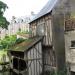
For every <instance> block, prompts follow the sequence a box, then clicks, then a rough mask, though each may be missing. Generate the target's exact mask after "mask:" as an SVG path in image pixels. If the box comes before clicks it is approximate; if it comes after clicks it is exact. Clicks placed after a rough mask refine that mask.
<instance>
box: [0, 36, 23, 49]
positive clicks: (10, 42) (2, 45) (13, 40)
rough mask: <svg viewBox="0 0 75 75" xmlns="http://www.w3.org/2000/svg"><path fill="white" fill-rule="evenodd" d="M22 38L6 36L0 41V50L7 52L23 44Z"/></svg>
mask: <svg viewBox="0 0 75 75" xmlns="http://www.w3.org/2000/svg"><path fill="white" fill-rule="evenodd" d="M23 41H24V39H23V38H18V39H17V37H16V35H11V36H6V37H5V38H4V39H2V40H0V50H7V49H9V48H10V47H12V46H14V45H15V44H19V43H21V42H23Z"/></svg>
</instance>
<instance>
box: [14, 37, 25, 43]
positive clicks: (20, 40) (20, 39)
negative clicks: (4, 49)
mask: <svg viewBox="0 0 75 75" xmlns="http://www.w3.org/2000/svg"><path fill="white" fill-rule="evenodd" d="M23 41H24V39H23V38H18V39H16V42H15V44H19V43H21V42H23Z"/></svg>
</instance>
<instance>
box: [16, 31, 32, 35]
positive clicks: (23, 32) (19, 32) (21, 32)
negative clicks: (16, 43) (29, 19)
mask: <svg viewBox="0 0 75 75" xmlns="http://www.w3.org/2000/svg"><path fill="white" fill-rule="evenodd" d="M17 34H31V31H28V30H27V31H18V32H17Z"/></svg>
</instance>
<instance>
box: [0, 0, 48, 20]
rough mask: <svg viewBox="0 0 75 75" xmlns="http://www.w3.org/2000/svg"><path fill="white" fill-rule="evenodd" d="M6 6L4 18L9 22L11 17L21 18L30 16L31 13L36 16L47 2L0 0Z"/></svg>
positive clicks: (41, 0) (45, 0)
mask: <svg viewBox="0 0 75 75" xmlns="http://www.w3.org/2000/svg"><path fill="white" fill-rule="evenodd" d="M0 1H3V2H4V3H6V4H7V5H8V7H9V8H8V9H7V10H6V11H5V13H4V16H5V17H6V18H7V20H11V18H12V16H15V17H21V16H27V15H30V14H31V12H32V11H33V12H34V13H35V14H37V13H38V12H39V11H40V10H41V9H42V8H43V7H44V6H45V4H46V3H47V2H48V0H0Z"/></svg>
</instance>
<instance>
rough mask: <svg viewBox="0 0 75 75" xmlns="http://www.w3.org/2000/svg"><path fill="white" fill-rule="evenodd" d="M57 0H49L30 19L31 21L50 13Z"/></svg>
mask: <svg viewBox="0 0 75 75" xmlns="http://www.w3.org/2000/svg"><path fill="white" fill-rule="evenodd" d="M57 1H58V0H49V1H48V2H47V4H46V5H45V6H44V7H43V9H42V10H41V11H40V12H39V13H38V14H37V15H36V16H35V17H34V18H33V19H32V20H31V21H30V23H31V22H33V21H34V20H36V19H38V18H40V17H42V16H44V15H46V14H48V13H50V12H51V11H52V9H53V7H54V6H55V4H56V2H57Z"/></svg>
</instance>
